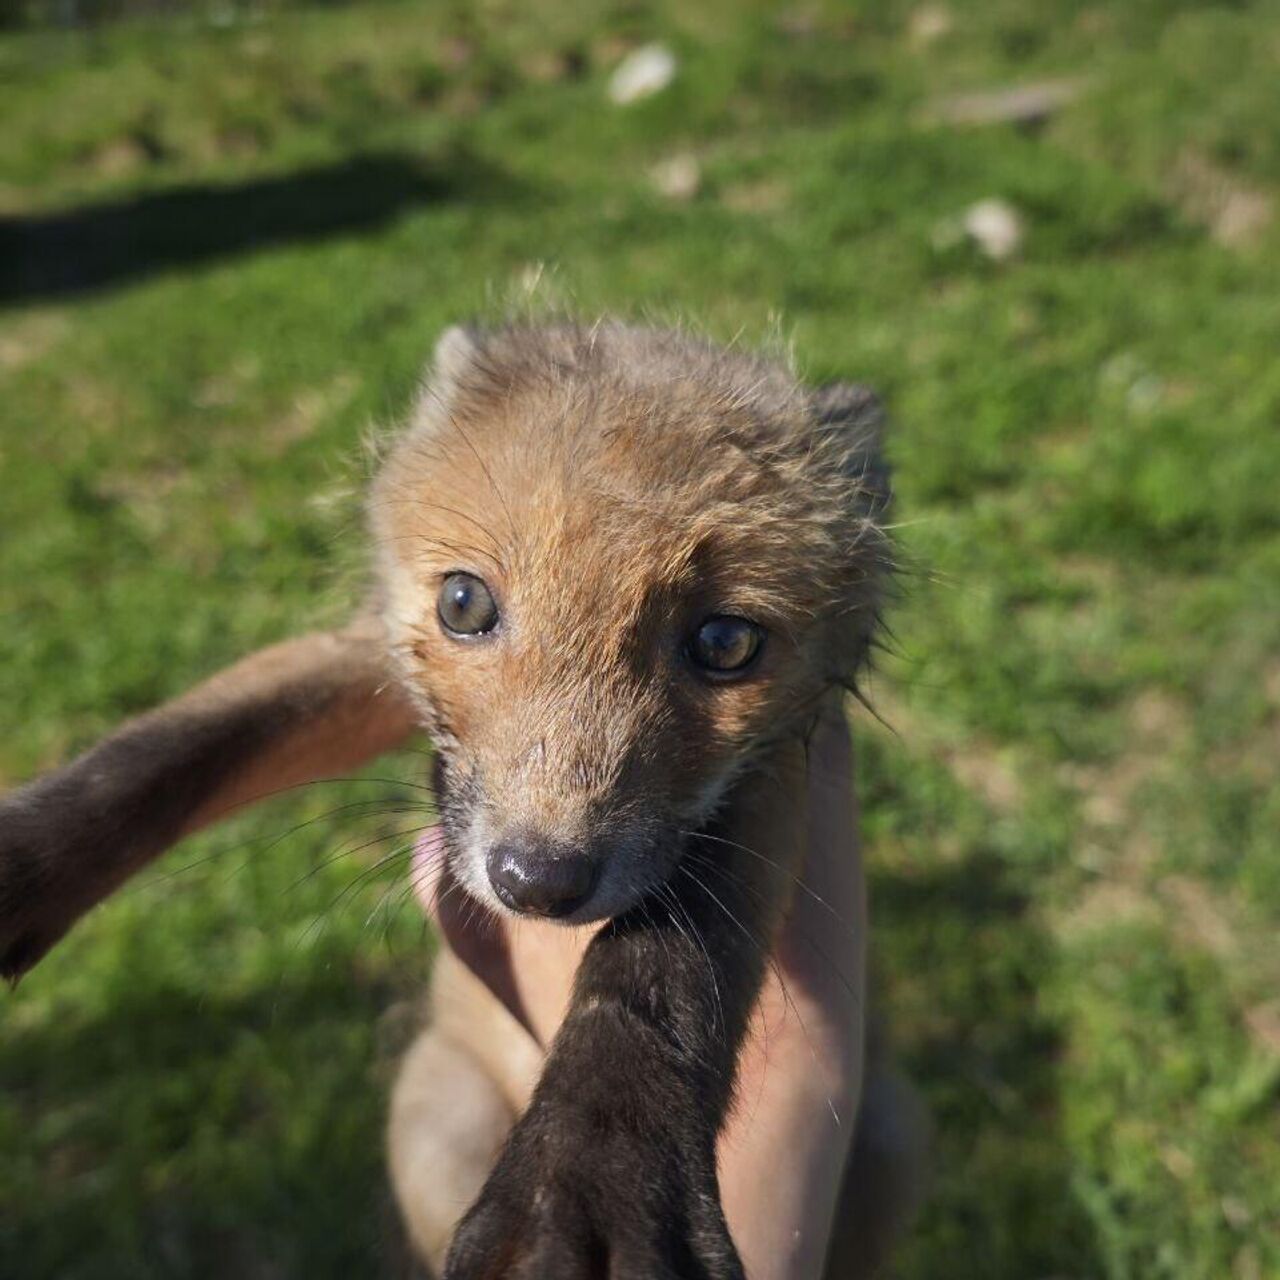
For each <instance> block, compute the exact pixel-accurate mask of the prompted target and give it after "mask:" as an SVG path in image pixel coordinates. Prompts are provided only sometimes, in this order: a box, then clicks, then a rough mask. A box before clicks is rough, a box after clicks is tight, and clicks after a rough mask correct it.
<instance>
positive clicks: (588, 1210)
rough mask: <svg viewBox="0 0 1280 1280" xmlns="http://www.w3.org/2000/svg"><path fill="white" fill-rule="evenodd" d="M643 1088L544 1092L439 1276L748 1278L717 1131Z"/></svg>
mask: <svg viewBox="0 0 1280 1280" xmlns="http://www.w3.org/2000/svg"><path fill="white" fill-rule="evenodd" d="M637 1065H638V1064H637ZM644 1083H645V1087H644V1088H636V1087H635V1085H634V1083H633V1082H628V1083H627V1084H626V1085H623V1086H621V1087H619V1088H615V1087H612V1086H611V1085H610V1084H609V1082H607V1081H605V1080H602V1079H600V1078H599V1077H596V1078H595V1079H594V1080H593V1079H591V1078H586V1079H581V1080H580V1081H579V1083H578V1088H577V1090H576V1096H574V1095H573V1094H562V1093H560V1092H559V1091H558V1090H555V1089H554V1088H551V1089H546V1090H544V1089H542V1088H541V1087H540V1089H539V1096H535V1099H534V1102H533V1103H532V1105H531V1106H530V1109H529V1111H528V1112H527V1113H526V1115H525V1116H524V1118H523V1119H522V1120H521V1121H520V1123H519V1124H518V1125H517V1126H516V1129H515V1130H514V1132H513V1133H512V1135H511V1138H510V1140H509V1141H508V1143H507V1146H506V1147H505V1148H504V1150H503V1152H502V1155H501V1156H500V1158H499V1160H498V1164H497V1166H496V1167H495V1169H494V1171H493V1173H492V1174H491V1176H490V1178H489V1181H488V1182H487V1183H486V1184H485V1187H484V1190H483V1191H482V1192H481V1194H480V1198H479V1200H478V1201H477V1202H476V1204H475V1205H474V1206H473V1208H472V1209H471V1210H470V1212H469V1213H468V1214H467V1215H466V1217H465V1218H464V1219H463V1220H462V1223H461V1225H460V1226H459V1227H458V1230H457V1233H456V1235H455V1236H454V1241H453V1246H452V1248H451V1249H450V1252H449V1259H448V1262H447V1264H446V1266H445V1271H444V1280H505V1278H507V1277H511V1278H512V1280H742V1275H743V1272H742V1265H741V1263H740V1261H739V1259H738V1254H737V1250H736V1249H735V1248H734V1245H733V1241H732V1240H731V1239H730V1237H729V1231H728V1228H727V1226H726V1225H725V1220H724V1214H723V1212H722V1211H721V1208H720V1197H719V1189H718V1187H717V1184H716V1175H715V1133H714V1132H713V1131H710V1130H709V1127H708V1126H707V1124H706V1121H705V1118H703V1117H699V1116H698V1115H696V1114H694V1113H693V1109H692V1108H688V1107H684V1106H681V1105H680V1102H679V1101H678V1100H677V1099H674V1098H673V1099H672V1100H671V1102H672V1105H671V1106H670V1107H669V1108H668V1110H667V1114H666V1115H665V1116H664V1115H661V1114H659V1111H658V1109H655V1105H654V1104H660V1102H661V1098H660V1096H658V1095H657V1094H656V1093H655V1089H654V1086H655V1084H657V1081H655V1080H654V1079H653V1078H652V1076H651V1077H650V1078H649V1080H648V1081H646V1082H644ZM547 1084H548V1081H547V1080H546V1079H545V1078H544V1081H543V1085H547ZM675 1087H678V1086H675ZM548 1095H550V1096H548Z"/></svg>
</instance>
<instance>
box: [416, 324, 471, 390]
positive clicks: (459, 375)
mask: <svg viewBox="0 0 1280 1280" xmlns="http://www.w3.org/2000/svg"><path fill="white" fill-rule="evenodd" d="M479 356H480V342H479V339H478V336H477V334H476V332H475V330H474V329H468V328H466V327H464V326H463V325H460V324H455V325H450V326H449V328H447V329H446V330H445V331H444V332H443V333H442V334H441V335H440V337H439V338H438V339H437V341H436V349H435V353H434V354H433V355H432V357H431V367H430V368H429V369H428V370H427V377H426V385H427V387H428V388H429V389H430V391H431V394H432V395H433V396H434V397H435V398H436V399H437V400H439V401H440V402H442V403H444V404H447V403H448V402H449V401H450V400H452V399H453V398H454V396H455V395H456V393H457V390H458V387H459V385H460V384H461V383H463V382H464V381H465V380H466V378H467V376H468V374H469V373H470V372H471V371H472V370H474V368H475V366H476V362H477V360H478V358H479Z"/></svg>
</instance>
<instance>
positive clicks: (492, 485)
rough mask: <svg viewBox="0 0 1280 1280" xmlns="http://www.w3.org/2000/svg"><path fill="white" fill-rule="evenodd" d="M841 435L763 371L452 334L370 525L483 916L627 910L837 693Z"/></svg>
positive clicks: (590, 342) (861, 629) (631, 351)
mask: <svg viewBox="0 0 1280 1280" xmlns="http://www.w3.org/2000/svg"><path fill="white" fill-rule="evenodd" d="M858 404H859V406H860V411H861V412H862V413H863V419H864V420H863V423H862V425H863V426H864V427H865V426H866V421H865V419H866V414H867V410H868V408H869V404H870V402H869V400H868V399H866V398H863V399H861V400H859V401H858ZM842 434H843V435H845V436H846V439H844V440H843V442H842V441H841V439H840V437H841V435H842ZM849 436H850V432H848V431H845V430H844V429H843V428H839V427H837V426H836V425H835V418H833V417H832V415H831V414H830V413H826V414H825V416H824V410H823V408H822V405H821V404H820V403H818V402H816V401H814V400H813V398H811V397H809V396H807V395H806V394H805V393H804V392H802V391H800V390H799V389H798V388H797V387H796V386H795V384H794V383H793V382H792V381H791V380H790V378H789V377H788V376H787V375H786V374H785V373H783V372H782V371H781V370H779V369H777V368H775V367H773V366H769V365H765V364H762V363H761V362H758V361H755V360H750V359H747V358H745V357H742V356H728V355H726V354H725V353H723V352H718V351H716V350H715V349H713V348H710V347H706V346H704V345H702V344H700V343H696V342H694V341H692V340H689V339H687V338H683V337H678V336H676V335H671V334H662V333H652V332H649V331H643V330H632V329H625V328H621V327H616V326H611V327H608V328H598V329H596V330H593V331H589V332H582V331H577V330H573V329H568V328H548V329H532V330H506V331H502V332H499V333H497V334H494V335H490V336H487V337H486V336H481V337H477V336H475V335H464V334H461V333H460V332H459V331H456V330H455V331H451V332H450V334H448V335H446V337H445V339H444V340H442V343H441V347H440V349H439V351H438V353H437V367H436V374H435V381H434V383H433V385H432V388H431V390H430V391H429V392H428V393H427V395H426V396H425V397H424V399H423V401H422V402H421V404H420V406H419V411H418V415H417V420H416V422H415V424H414V426H413V427H412V428H411V430H410V432H409V434H408V435H407V436H406V438H405V439H404V440H403V441H402V443H401V444H400V445H399V446H398V447H397V449H396V451H395V452H394V454H393V455H392V457H391V458H390V460H389V462H388V464H387V466H386V468H385V469H384V471H383V473H382V475H381V477H380V479H379V482H378V484H377V485H376V486H375V490H374V495H373V508H372V517H373V526H374V531H375V535H376V537H377V540H378V543H379V548H380V555H381V561H380V567H381V571H382V579H383V587H384V591H385V596H386V606H387V618H388V625H389V628H390V631H391V638H392V643H393V646H394V649H395V651H396V653H397V655H398V657H399V660H400V663H401V669H402V672H403V675H404V678H405V679H406V681H407V683H408V686H409V688H410V689H411V691H412V692H413V694H414V695H415V697H416V698H417V700H418V703H419V705H420V706H421V708H422V710H423V713H424V719H425V720H426V722H427V727H428V728H429V730H430V731H431V733H432V735H433V738H434V740H435V744H436V748H437V790H438V792H439V798H440V804H441V817H442V821H443V824H444V830H445V839H446V848H447V850H448V854H449V857H450V859H451V862H452V867H453V870H454V872H455V874H456V875H457V877H458V878H459V879H460V881H461V882H462V883H463V884H464V885H465V886H466V888H467V889H468V890H469V891H470V892H471V893H472V894H474V895H475V896H476V897H477V898H478V899H480V900H481V901H483V902H486V903H488V904H490V905H492V906H494V907H497V908H499V909H505V910H511V911H517V912H523V913H530V914H538V915H545V916H551V917H555V918H558V919H562V920H565V921H568V922H574V923H578V922H583V921H587V920H594V919H602V918H606V917H609V916H613V915H616V914H618V913H619V912H621V911H623V910H626V909H627V908H628V907H630V906H631V905H633V904H634V903H635V902H636V901H638V900H639V899H640V898H641V897H642V896H643V895H644V894H645V893H647V892H649V891H651V890H653V889H654V888H656V887H657V886H658V885H659V884H661V883H662V882H663V881H664V880H665V879H666V878H667V877H668V876H669V875H670V874H671V873H672V871H673V870H674V868H675V866H676V864H677V862H678V860H679V857H680V854H681V848H682V844H683V837H684V836H685V835H687V834H689V833H692V832H694V831H696V830H697V829H698V828H699V827H700V826H701V825H702V824H704V823H705V822H706V821H707V819H708V818H709V817H710V816H711V814H712V813H713V812H714V810H715V808H716V806H717V804H718V803H719V802H720V801H721V799H722V798H723V797H724V795H725V793H726V790H727V789H728V787H729V785H730V783H731V782H732V781H733V779H734V778H735V777H736V776H737V775H738V774H739V773H740V772H741V771H742V769H743V768H744V767H745V766H746V765H747V764H748V763H749V762H750V760H751V759H752V757H753V754H754V753H755V752H757V751H758V750H759V749H760V747H761V746H762V745H763V744H765V743H767V742H769V741H771V740H773V739H775V738H776V737H778V736H779V735H781V734H784V733H787V732H792V731H794V730H795V728H796V727H797V726H798V725H799V724H800V723H802V722H803V719H804V716H805V714H806V711H809V710H812V708H813V706H814V704H815V703H816V701H817V699H818V698H819V697H820V696H821V694H822V693H823V691H824V690H825V689H826V688H827V687H828V686H830V685H831V684H832V683H836V682H840V681H843V680H847V679H849V678H850V677H851V676H852V673H853V670H854V668H855V666H856V663H857V662H858V660H859V659H860V657H861V650H862V648H864V647H865V640H866V637H867V635H868V634H869V629H870V626H871V622H872V615H873V614H874V608H875V596H874V580H875V578H876V576H877V569H878V566H879V562H880V561H881V560H882V559H883V547H882V544H881V541H880V538H879V535H878V531H877V530H876V528H875V526H874V525H873V524H872V522H871V515H872V508H871V505H869V503H870V500H871V498H872V497H873V496H874V495H873V494H872V491H871V489H870V487H869V486H868V484H867V483H865V478H864V479H863V482H862V483H861V485H860V476H861V474H862V473H861V472H859V470H858V468H859V466H861V467H862V469H863V471H864V472H865V470H866V464H865V445H866V442H865V441H861V442H859V441H855V440H853V439H852V438H848V437H849ZM855 446H856V447H855ZM859 450H862V452H859ZM859 458H862V459H863V461H862V462H861V463H860V462H859V461H858V459H859Z"/></svg>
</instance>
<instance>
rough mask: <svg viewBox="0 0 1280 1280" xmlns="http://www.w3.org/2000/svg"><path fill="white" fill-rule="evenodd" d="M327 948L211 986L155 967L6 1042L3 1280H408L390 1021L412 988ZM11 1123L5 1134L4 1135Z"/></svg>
mask: <svg viewBox="0 0 1280 1280" xmlns="http://www.w3.org/2000/svg"><path fill="white" fill-rule="evenodd" d="M358 969H359V966H358V965H356V964H353V963H352V962H351V957H350V956H349V955H345V954H343V953H341V952H333V953H330V954H329V955H327V956H326V957H324V958H323V960H317V961H316V963H315V964H314V965H313V966H312V967H310V968H309V970H308V972H307V973H306V974H305V975H302V974H295V975H293V976H292V978H291V979H290V980H289V981H287V982H280V983H275V982H270V981H268V982H267V983H265V984H261V985H259V986H256V987H254V988H253V989H251V990H249V991H247V992H245V993H244V994H243V995H239V996H222V997H220V998H213V997H202V996H199V995H192V994H190V993H188V992H183V991H177V990H173V989H170V988H167V987H166V986H165V984H164V983H163V981H162V980H157V979H156V978H155V976H154V975H153V976H152V979H151V981H150V982H149V983H148V982H147V981H145V979H144V978H142V977H141V976H140V977H139V980H138V981H133V980H130V981H129V983H128V987H127V989H122V990H116V991H113V993H112V998H111V1000H110V1001H109V1007H108V1008H106V1009H104V1010H103V1011H102V1012H101V1013H100V1014H98V1015H96V1016H93V1017H89V1018H85V1019H81V1020H77V1021H75V1022H73V1023H70V1024H68V1023H60V1022H57V1021H51V1022H49V1023H48V1024H46V1026H45V1027H44V1028H43V1029H42V1030H41V1031H40V1032H39V1033H38V1034H36V1033H26V1034H22V1035H12V1034H11V1035H9V1036H8V1037H7V1038H6V1039H5V1041H4V1042H2V1043H0V1080H3V1081H4V1089H5V1093H6V1095H7V1101H8V1103H9V1105H10V1106H11V1107H12V1108H13V1110H12V1111H11V1113H10V1114H11V1116H13V1115H17V1114H22V1115H26V1116H29V1117H30V1118H31V1119H32V1121H33V1123H32V1126H31V1128H30V1130H29V1131H28V1130H26V1129H25V1127H24V1128H23V1131H22V1132H20V1133H14V1134H11V1137H12V1138H13V1139H15V1140H14V1141H13V1144H12V1149H11V1150H10V1151H9V1158H10V1159H11V1160H12V1163H13V1165H14V1166H17V1167H15V1168H11V1169H10V1170H9V1176H10V1178H11V1179H12V1181H11V1182H10V1184H9V1192H8V1194H6V1195H5V1196H4V1198H5V1199H6V1201H7V1203H6V1204H5V1209H4V1213H3V1215H2V1218H3V1221H2V1223H0V1275H3V1276H4V1277H6V1280H54V1278H55V1277H56V1278H57V1280H79V1278H80V1277H83V1278H84V1280H90V1278H92V1280H126V1278H128V1280H150V1278H151V1277H155V1278H157V1280H159V1278H161V1277H164V1278H172V1277H178V1276H181V1277H184V1278H190V1280H230V1278H231V1277H235V1280H257V1278H259V1277H260V1278H262V1280H268V1278H276V1277H281V1278H284V1277H295V1276H307V1277H313V1278H315V1280H328V1278H330V1277H332V1278H333V1280H338V1278H339V1277H344V1278H345V1277H347V1276H353V1275H359V1276H369V1277H371V1278H375V1280H376V1278H379V1277H382V1278H385V1280H399V1277H401V1276H403V1275H404V1274H405V1255H404V1253H403V1247H402V1242H401V1241H400V1240H399V1228H398V1226H397V1224H396V1221H395V1215H394V1213H393V1211H392V1208H391V1201H390V1192H389V1189H388V1186H387V1180H386V1176H385V1172H384V1169H383V1156H382V1124H383V1107H384V1085H385V1080H384V1079H383V1077H384V1076H386V1075H387V1073H388V1072H389V1070H390V1067H391V1064H392V1055H391V1053H390V1051H389V1048H388V1047H387V1046H385V1045H382V1044H379V1043H378V1042H379V1040H380V1039H381V1038H382V1037H381V1036H380V1035H379V1030H378V1014H379V1012H380V1011H382V1010H385V1009H386V1007H387V1005H388V1004H389V1003H390V1002H391V1001H392V999H393V997H395V996H397V995H403V994H405V993H404V992H403V991H402V990H397V989H393V986H392V985H391V984H390V983H389V982H387V981H386V980H382V981H378V980H373V981H370V980H369V979H368V978H367V977H366V978H364V979H362V978H361V976H360V974H359V972H358ZM3 1127H4V1126H0V1128H3Z"/></svg>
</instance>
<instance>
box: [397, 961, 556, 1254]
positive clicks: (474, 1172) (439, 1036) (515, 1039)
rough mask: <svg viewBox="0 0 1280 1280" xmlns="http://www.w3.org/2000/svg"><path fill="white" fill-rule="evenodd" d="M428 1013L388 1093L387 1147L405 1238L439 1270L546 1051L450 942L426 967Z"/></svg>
mask: <svg viewBox="0 0 1280 1280" xmlns="http://www.w3.org/2000/svg"><path fill="white" fill-rule="evenodd" d="M431 1015H432V1016H431V1022H430V1025H429V1026H428V1027H427V1029H426V1030H425V1031H423V1032H422V1033H421V1034H420V1035H419V1036H418V1038H417V1040H415V1041H414V1043H413V1045H412V1046H411V1047H410V1049H409V1051H408V1053H406V1054H405V1056H404V1058H403V1060H402V1062H401V1065H400V1071H399V1075H398V1076H397V1078H396V1083H395V1087H394V1088H393V1090H392V1093H391V1107H390V1113H389V1116H388V1121H387V1152H388V1159H389V1163H390V1171H391V1183H392V1187H393V1189H394V1191H395V1196H396V1201H397V1203H398V1204H399V1206H400V1213H401V1217H402V1219H403V1221H404V1224H405V1229H406V1231H407V1232H408V1235H409V1239H410V1243H411V1244H412V1246H413V1249H414V1252H415V1254H416V1255H417V1257H418V1258H419V1259H420V1260H421V1261H422V1262H424V1263H426V1264H427V1265H428V1266H430V1267H431V1268H432V1269H433V1273H434V1274H435V1275H439V1274H440V1273H441V1272H442V1271H443V1268H444V1258H445V1253H446V1251H447V1249H448V1247H449V1241H450V1239H451V1238H452V1236H453V1231H454V1228H455V1227H456V1226H457V1225H458V1221H459V1219H460V1218H461V1217H462V1215H463V1214H464V1213H465V1212H466V1211H467V1209H468V1208H470V1206H471V1204H472V1202H473V1201H474V1200H475V1198H476V1197H477V1196H478V1195H479V1194H480V1189H481V1187H483V1186H484V1182H485V1179H486V1178H487V1177H488V1176H489V1173H490V1171H491V1170H492V1168H493V1165H494V1161H495V1160H496V1159H497V1156H498V1152H499V1151H500V1150H501V1149H502V1145H503V1143H505V1142H506V1140H507V1135H508V1134H509V1133H510V1131H511V1126H512V1125H513V1124H514V1123H515V1120H516V1117H517V1116H518V1115H519V1114H520V1112H522V1111H523V1110H524V1108H525V1107H526V1106H527V1105H528V1101H529V1095H530V1094H531V1093H532V1091H533V1085H534V1082H535V1081H536V1079H537V1075H538V1072H539V1071H540V1070H541V1068H542V1063H543V1052H542V1049H541V1048H540V1047H539V1046H538V1044H537V1043H536V1042H535V1040H534V1039H533V1037H532V1036H531V1035H530V1034H529V1032H528V1031H526V1030H525V1028H524V1027H522V1026H521V1025H520V1024H519V1023H518V1022H517V1021H516V1020H515V1018H513V1017H512V1016H511V1014H510V1013H509V1012H508V1011H507V1010H506V1009H505V1008H504V1007H503V1006H502V1005H501V1004H500V1003H499V1001H498V1000H497V999H496V998H495V997H494V995H493V993H492V992H491V991H490V990H489V989H488V987H486V986H485V985H484V984H483V983H482V982H481V981H480V980H479V979H478V978H477V977H476V976H475V975H474V974H473V973H472V972H471V971H470V970H469V969H468V968H467V967H466V966H465V965H464V964H463V963H462V962H461V961H460V960H458V959H457V957H456V956H454V955H453V953H452V952H450V951H447V950H441V952H440V954H439V955H438V957H437V959H436V961H435V968H434V971H433V973H432V1001H431Z"/></svg>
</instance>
